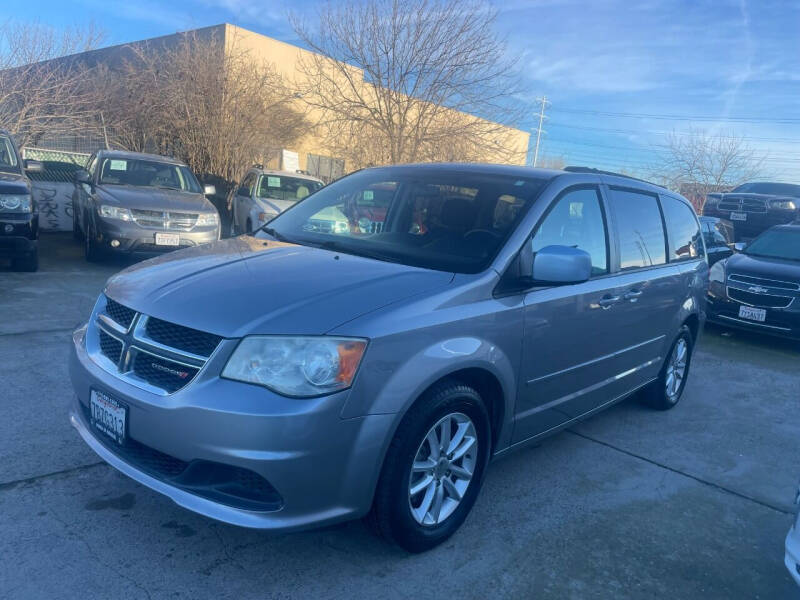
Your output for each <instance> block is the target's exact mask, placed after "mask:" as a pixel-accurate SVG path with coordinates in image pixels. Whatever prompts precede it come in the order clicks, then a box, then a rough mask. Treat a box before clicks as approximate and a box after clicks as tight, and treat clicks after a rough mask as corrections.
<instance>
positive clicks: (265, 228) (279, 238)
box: [253, 223, 297, 244]
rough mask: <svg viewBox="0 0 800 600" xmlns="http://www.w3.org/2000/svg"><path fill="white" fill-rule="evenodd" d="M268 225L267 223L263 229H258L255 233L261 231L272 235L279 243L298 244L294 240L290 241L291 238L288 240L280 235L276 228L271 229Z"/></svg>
mask: <svg viewBox="0 0 800 600" xmlns="http://www.w3.org/2000/svg"><path fill="white" fill-rule="evenodd" d="M268 225H269V223H265V224H264V225H262V226H261V227H259V228H258V229H256V230H255V231H254V232H253V233H258V232H259V231H263V232H264V233H266V234H267V235H271V236H272V237H274V238H275V239H276V240H278V241H279V242H286V243H287V244H296V243H297V242H295V241H294V240H290V239H289V238H287V237H286V236H285V235H283V234H282V233H278V232H277V231H275V229H274V228H272V227H269V226H268Z"/></svg>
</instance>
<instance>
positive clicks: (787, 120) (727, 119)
mask: <svg viewBox="0 0 800 600" xmlns="http://www.w3.org/2000/svg"><path fill="white" fill-rule="evenodd" d="M553 110H554V111H556V112H564V113H574V114H582V115H599V116H605V117H624V118H636V119H659V120H664V121H698V122H700V121H706V122H720V121H723V122H731V123H782V124H797V125H800V118H796V117H776V118H767V117H715V116H710V115H704V116H683V115H668V114H661V113H629V112H613V111H603V110H584V109H578V108H554V109H553Z"/></svg>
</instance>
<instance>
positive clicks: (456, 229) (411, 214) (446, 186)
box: [269, 167, 546, 273]
mask: <svg viewBox="0 0 800 600" xmlns="http://www.w3.org/2000/svg"><path fill="white" fill-rule="evenodd" d="M545 183H546V180H544V179H537V178H527V177H525V178H523V177H515V176H499V175H484V174H472V173H468V172H453V170H451V169H441V170H439V169H436V170H434V169H428V168H425V169H414V168H406V167H387V168H378V169H367V170H365V171H360V172H357V173H354V174H353V175H350V176H348V177H345V178H343V179H340V180H338V181H336V182H335V183H332V184H330V185H329V186H327V187H325V188H322V189H321V190H320V191H319V192H317V193H316V194H315V195H314V196H312V197H311V198H309V199H308V200H306V201H304V202H300V203H298V204H296V205H295V206H294V207H292V208H291V209H289V210H288V211H286V212H284V213H282V214H280V215H278V217H276V218H275V219H273V220H272V221H270V224H269V231H270V232H271V233H274V235H275V237H278V239H283V240H286V241H290V242H296V243H299V244H305V245H310V246H320V247H325V248H330V249H332V250H337V251H340V252H344V253H348V254H357V255H362V256H368V257H372V258H377V259H379V260H387V261H392V262H399V263H403V264H408V265H413V266H419V267H423V268H429V269H437V270H442V271H455V272H459V273H477V272H479V271H482V270H483V269H485V268H486V267H488V265H489V263H490V262H491V260H492V259H493V258H494V257H495V255H496V254H497V252H498V251H499V250H500V247H501V246H502V245H503V243H504V242H505V240H506V238H507V237H508V235H509V234H510V233H511V231H513V229H514V227H515V226H516V225H517V223H518V222H519V220H520V219H521V218H522V216H523V215H524V214H525V212H526V211H527V210H528V208H529V207H530V205H531V204H532V203H533V201H534V200H535V199H536V197H537V196H538V194H539V192H540V191H541V189H542V187H543V186H544V184H545Z"/></svg>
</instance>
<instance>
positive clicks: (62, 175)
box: [22, 148, 89, 183]
mask: <svg viewBox="0 0 800 600" xmlns="http://www.w3.org/2000/svg"><path fill="white" fill-rule="evenodd" d="M22 158H24V159H30V160H38V161H39V162H41V163H42V165H44V170H43V171H41V172H39V173H28V176H29V177H30V178H31V180H33V181H61V182H67V183H71V182H72V181H74V180H75V171H77V170H78V169H83V168H84V167H85V166H86V162H87V161H88V160H89V154H86V153H84V152H67V151H62V150H52V149H49V148H48V149H44V148H23V149H22Z"/></svg>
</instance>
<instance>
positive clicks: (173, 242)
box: [156, 233, 181, 246]
mask: <svg viewBox="0 0 800 600" xmlns="http://www.w3.org/2000/svg"><path fill="white" fill-rule="evenodd" d="M180 245H181V236H180V235H178V234H177V233H157V234H156V246H180Z"/></svg>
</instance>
